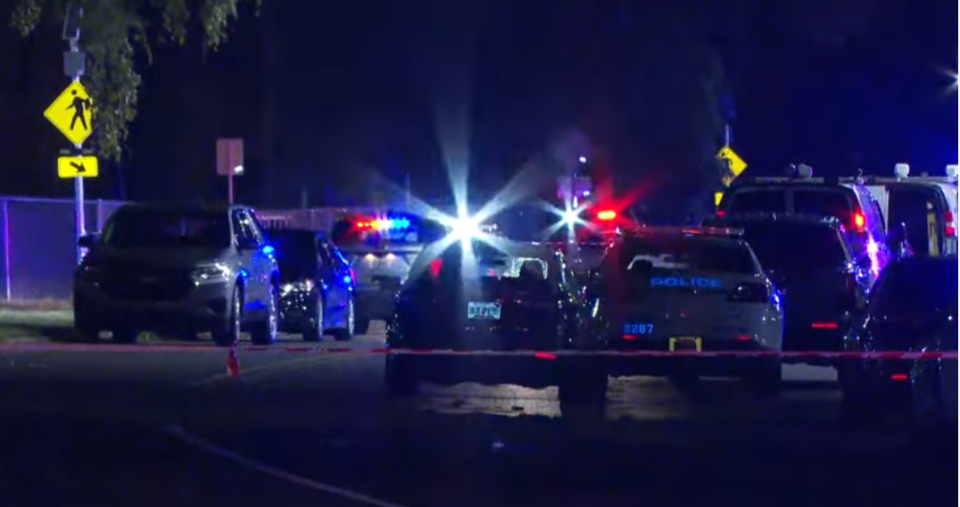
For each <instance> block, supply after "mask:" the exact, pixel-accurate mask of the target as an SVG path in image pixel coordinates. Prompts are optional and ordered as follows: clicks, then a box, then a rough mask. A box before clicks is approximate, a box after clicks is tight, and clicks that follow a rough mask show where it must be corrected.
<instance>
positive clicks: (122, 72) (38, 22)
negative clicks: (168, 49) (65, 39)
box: [9, 0, 262, 160]
mask: <svg viewBox="0 0 960 507" xmlns="http://www.w3.org/2000/svg"><path fill="white" fill-rule="evenodd" d="M14 1H15V2H16V3H15V5H14V9H13V13H12V15H11V17H10V20H9V24H10V26H11V27H12V28H13V29H15V30H16V31H17V32H18V33H19V34H20V35H21V36H23V37H28V36H30V35H31V34H37V35H41V36H47V35H48V33H47V32H48V31H49V32H51V33H53V32H55V31H58V30H59V28H60V26H61V24H62V22H63V19H64V16H65V14H66V8H67V0H14ZM261 1H262V0H86V1H85V2H83V11H84V12H83V19H82V21H81V25H80V26H81V41H80V43H81V49H82V50H83V51H85V52H86V54H87V68H86V73H85V75H84V79H83V81H84V85H85V86H86V87H87V89H88V90H89V92H90V95H91V96H92V97H93V99H94V110H93V113H94V115H95V119H94V125H95V126H96V135H95V136H94V142H95V143H96V145H97V147H98V151H99V154H100V155H101V156H102V157H104V158H109V159H115V160H119V158H120V156H121V155H122V153H123V148H124V142H125V141H126V139H127V136H128V135H129V126H130V123H131V122H132V121H133V120H134V118H136V116H137V93H138V89H139V87H140V82H141V80H142V77H141V73H140V71H139V70H138V69H137V65H136V61H137V59H136V56H137V55H138V52H142V54H144V55H146V57H147V58H146V59H145V61H146V62H148V63H149V62H150V61H151V60H152V58H151V54H152V53H151V45H152V44H155V43H167V42H172V43H175V44H180V45H182V44H185V43H186V41H187V40H188V38H190V36H192V35H197V36H198V37H199V38H200V41H201V43H202V44H204V45H205V47H207V48H209V49H212V50H216V49H218V48H219V47H220V46H221V45H222V44H223V43H225V42H226V41H227V35H228V29H229V27H230V24H231V23H232V22H233V21H235V20H236V19H237V16H238V7H239V4H240V3H242V2H250V3H253V4H254V5H255V6H256V7H257V9H259V6H260V2H261ZM48 29H49V30H48Z"/></svg>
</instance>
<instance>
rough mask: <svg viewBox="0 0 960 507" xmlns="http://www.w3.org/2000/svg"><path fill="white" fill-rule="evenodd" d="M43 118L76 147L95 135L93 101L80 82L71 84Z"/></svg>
mask: <svg viewBox="0 0 960 507" xmlns="http://www.w3.org/2000/svg"><path fill="white" fill-rule="evenodd" d="M43 116H44V117H46V118H47V119H48V120H50V123H52V124H53V126H54V127H57V130H59V131H60V132H61V133H62V134H63V135H64V136H65V137H66V138H67V139H68V140H69V141H70V142H71V143H73V144H74V145H80V144H82V143H83V142H84V141H86V140H87V138H88V137H90V134H92V133H93V100H92V99H91V98H90V95H89V94H87V89H86V88H84V87H83V85H82V84H80V81H74V82H72V83H70V85H69V86H67V87H66V88H65V89H64V90H63V92H62V93H60V95H59V96H57V98H56V99H54V101H53V103H51V104H50V107H48V108H47V110H46V111H44V112H43Z"/></svg>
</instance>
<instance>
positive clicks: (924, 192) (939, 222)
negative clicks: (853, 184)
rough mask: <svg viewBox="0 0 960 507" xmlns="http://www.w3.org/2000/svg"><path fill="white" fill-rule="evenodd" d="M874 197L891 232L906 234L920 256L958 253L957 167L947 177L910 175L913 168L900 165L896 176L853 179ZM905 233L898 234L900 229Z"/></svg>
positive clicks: (949, 169)
mask: <svg viewBox="0 0 960 507" xmlns="http://www.w3.org/2000/svg"><path fill="white" fill-rule="evenodd" d="M851 181H857V182H859V183H860V184H862V185H863V186H864V187H865V188H867V190H869V191H870V193H871V194H873V197H874V198H875V199H876V200H877V203H878V205H879V207H880V209H881V212H882V214H883V217H884V219H885V220H886V222H887V228H888V230H890V231H891V233H894V232H896V233H905V234H906V238H905V239H906V240H907V241H908V242H909V243H910V246H911V247H912V248H913V254H914V255H919V256H933V257H942V256H947V255H956V254H957V222H956V220H957V218H956V217H957V166H955V165H950V166H947V169H946V173H945V175H944V176H926V175H921V176H910V166H909V165H907V164H897V165H896V166H895V167H894V177H892V178H881V177H876V176H866V177H858V178H853V179H851ZM900 224H903V225H902V228H903V229H905V231H902V232H900V231H897V228H898V227H901V226H900Z"/></svg>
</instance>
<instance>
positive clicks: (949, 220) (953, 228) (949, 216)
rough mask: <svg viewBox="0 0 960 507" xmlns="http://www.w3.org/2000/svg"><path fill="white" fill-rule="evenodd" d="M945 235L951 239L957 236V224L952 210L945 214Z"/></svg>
mask: <svg viewBox="0 0 960 507" xmlns="http://www.w3.org/2000/svg"><path fill="white" fill-rule="evenodd" d="M943 235H944V236H949V237H951V238H953V237H956V235H957V223H956V222H955V221H954V217H953V212H952V211H950V210H947V211H944V212H943Z"/></svg>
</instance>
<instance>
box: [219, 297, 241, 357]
mask: <svg viewBox="0 0 960 507" xmlns="http://www.w3.org/2000/svg"><path fill="white" fill-rule="evenodd" d="M242 315H243V299H242V298H241V297H240V286H239V285H235V286H234V287H233V295H232V296H231V297H230V313H229V315H228V316H227V322H226V328H225V329H221V330H218V331H215V332H214V333H213V341H214V342H215V343H216V344H217V345H220V346H222V347H232V346H234V345H236V344H238V343H240V322H241V319H242Z"/></svg>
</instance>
